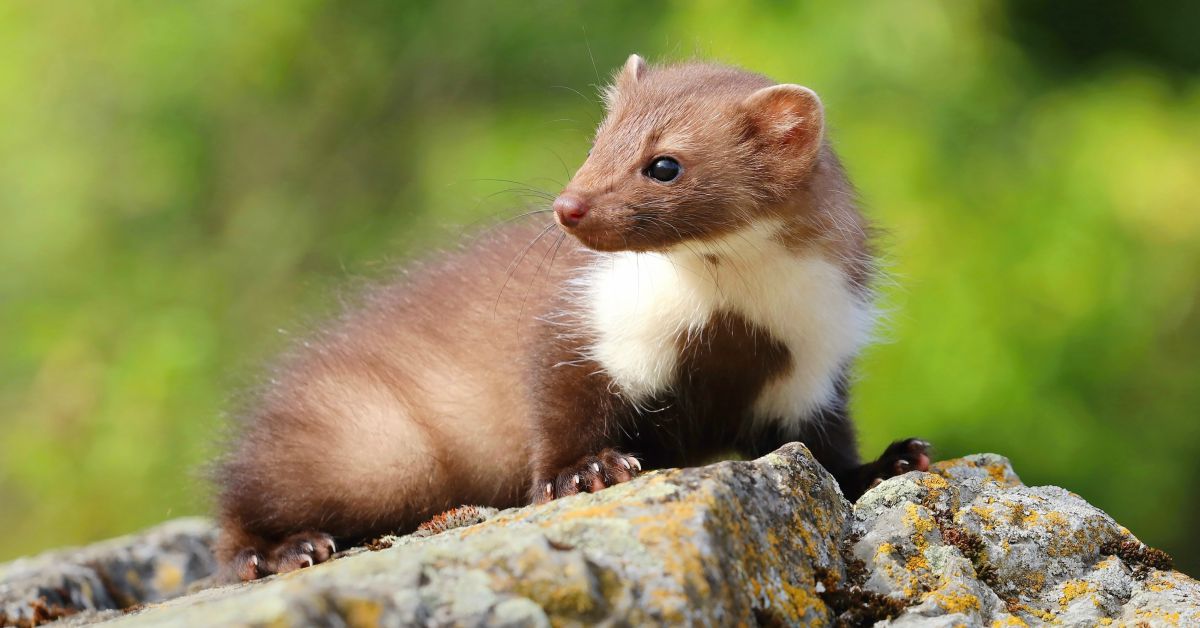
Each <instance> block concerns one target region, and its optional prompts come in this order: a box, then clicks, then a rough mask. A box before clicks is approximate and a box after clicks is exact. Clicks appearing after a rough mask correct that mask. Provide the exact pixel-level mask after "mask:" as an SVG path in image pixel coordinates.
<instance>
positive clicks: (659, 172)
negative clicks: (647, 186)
mask: <svg viewBox="0 0 1200 628" xmlns="http://www.w3.org/2000/svg"><path fill="white" fill-rule="evenodd" d="M681 172H683V166H681V165H679V162H678V161H675V160H674V159H671V158H670V157H657V158H655V159H654V161H652V162H650V166H649V167H647V168H646V170H645V174H646V176H647V177H650V178H651V179H654V180H655V181H662V182H663V183H667V182H668V181H674V180H675V179H677V178H679V173H681Z"/></svg>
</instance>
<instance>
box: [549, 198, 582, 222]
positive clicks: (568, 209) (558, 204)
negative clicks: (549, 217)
mask: <svg viewBox="0 0 1200 628" xmlns="http://www.w3.org/2000/svg"><path fill="white" fill-rule="evenodd" d="M588 209H590V208H589V207H588V204H587V201H584V200H583V199H582V198H579V197H578V196H575V195H574V194H562V195H560V196H559V197H558V198H556V199H554V215H555V216H558V223H559V224H561V225H562V226H564V227H575V226H578V225H579V221H581V220H583V217H584V216H587V213H588Z"/></svg>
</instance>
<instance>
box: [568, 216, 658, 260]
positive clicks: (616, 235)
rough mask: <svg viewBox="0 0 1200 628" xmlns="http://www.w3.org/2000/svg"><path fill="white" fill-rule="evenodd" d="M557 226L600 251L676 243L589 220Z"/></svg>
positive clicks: (651, 248) (646, 249)
mask: <svg viewBox="0 0 1200 628" xmlns="http://www.w3.org/2000/svg"><path fill="white" fill-rule="evenodd" d="M597 222H598V221H597ZM559 228H561V229H562V230H563V231H565V232H566V233H567V234H568V235H570V236H571V237H573V238H575V239H576V240H578V241H579V243H580V244H582V245H583V246H585V247H587V248H589V249H591V250H593V251H599V252H601V253H618V252H621V251H634V252H637V253H647V252H650V251H665V250H667V249H669V248H671V247H672V246H673V245H675V244H677V242H675V241H671V240H668V239H665V238H662V237H660V236H658V234H652V233H647V232H645V231H642V230H637V229H625V228H622V227H621V226H618V225H607V224H597V223H596V222H591V221H588V222H585V223H583V224H580V225H577V226H574V227H568V226H566V225H563V224H562V223H559Z"/></svg>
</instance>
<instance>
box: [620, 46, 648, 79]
mask: <svg viewBox="0 0 1200 628" xmlns="http://www.w3.org/2000/svg"><path fill="white" fill-rule="evenodd" d="M644 74H646V60H645V59H643V58H641V57H640V56H638V55H637V54H636V53H635V54H631V55H629V58H628V59H626V60H625V67H624V68H622V69H621V77H620V78H619V79H618V81H619V82H620V83H622V84H629V85H632V84H634V83H636V82H638V81H639V80H641V78H642V76H643V75H644Z"/></svg>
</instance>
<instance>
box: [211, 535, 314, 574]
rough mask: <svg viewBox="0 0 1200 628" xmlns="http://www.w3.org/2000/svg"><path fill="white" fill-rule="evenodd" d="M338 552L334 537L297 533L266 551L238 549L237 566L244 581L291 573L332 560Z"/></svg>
mask: <svg viewBox="0 0 1200 628" xmlns="http://www.w3.org/2000/svg"><path fill="white" fill-rule="evenodd" d="M336 552H337V545H336V544H335V543H334V542H333V537H331V536H329V535H328V534H324V533H322V532H301V533H299V534H293V535H292V536H289V537H287V538H286V539H284V540H283V541H281V542H280V543H279V544H278V545H276V546H274V547H273V548H271V549H270V550H269V551H267V552H266V553H265V554H263V553H260V552H259V551H258V550H256V549H254V548H250V547H248V548H246V549H244V550H242V551H241V552H238V554H237V556H235V557H234V559H233V569H234V571H235V573H237V575H238V577H239V578H241V579H242V581H243V582H245V581H249V580H255V579H257V578H262V577H264V576H269V575H271V574H277V573H287V572H289V571H295V570H297V569H303V568H304V567H311V566H313V565H315V564H317V563H323V562H325V561H327V560H329V559H330V558H331V557H332V556H333V555H334V553H336Z"/></svg>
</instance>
